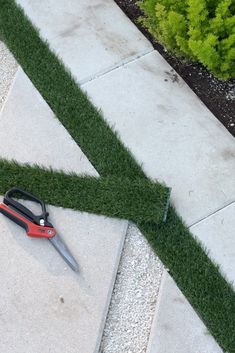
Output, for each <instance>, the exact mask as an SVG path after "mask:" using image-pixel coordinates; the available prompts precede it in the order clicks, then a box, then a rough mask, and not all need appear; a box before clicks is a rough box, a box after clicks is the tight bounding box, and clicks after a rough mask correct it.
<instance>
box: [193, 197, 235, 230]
mask: <svg viewBox="0 0 235 353" xmlns="http://www.w3.org/2000/svg"><path fill="white" fill-rule="evenodd" d="M234 203H235V201H231V202H229V203H228V204H227V205H225V206H223V207H220V208H218V209H217V210H215V211H214V212H212V213H210V214H209V215H207V216H205V217H203V218H201V219H199V221H197V222H195V223H193V224H191V225H190V226H188V229H191V228H192V227H194V226H196V225H198V224H200V223H201V222H203V221H205V220H206V219H207V218H210V217H212V216H214V215H215V214H216V213H218V212H220V211H222V210H223V209H225V208H227V207H229V206H231V205H232V204H234Z"/></svg>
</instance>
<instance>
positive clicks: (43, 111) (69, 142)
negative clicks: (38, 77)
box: [0, 68, 98, 176]
mask: <svg viewBox="0 0 235 353" xmlns="http://www.w3.org/2000/svg"><path fill="white" fill-rule="evenodd" d="M0 141H1V145H0V157H1V158H6V159H16V160H17V161H18V162H21V163H30V164H34V163H37V164H40V165H43V166H46V167H52V168H54V169H63V170H64V171H67V172H76V173H78V174H89V175H94V176H98V173H97V172H96V170H95V169H94V167H93V166H92V165H91V163H90V162H89V161H88V159H87V157H86V156H85V155H84V153H83V152H82V151H81V149H80V148H79V147H78V146H77V144H76V143H75V142H74V140H73V139H72V138H71V136H70V135H69V133H68V132H67V130H66V129H65V128H64V127H63V126H62V125H61V124H60V122H59V120H58V119H57V118H56V117H55V116H54V113H53V112H52V110H51V109H50V107H49V106H48V104H47V103H46V102H45V101H44V99H43V98H42V96H41V95H40V94H39V93H38V91H37V90H36V88H35V87H34V86H33V84H32V83H31V81H30V80H29V79H28V77H27V76H26V75H25V73H24V72H23V70H22V69H21V68H20V69H19V70H18V72H17V75H16V78H15V81H14V84H13V86H12V89H11V91H10V94H9V96H8V99H7V101H6V103H5V105H4V107H3V110H2V113H1V115H0Z"/></svg>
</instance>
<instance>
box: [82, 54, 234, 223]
mask: <svg viewBox="0 0 235 353" xmlns="http://www.w3.org/2000/svg"><path fill="white" fill-rule="evenodd" d="M83 89H84V90H86V91H87V92H88V94H89V96H90V98H91V100H92V101H93V102H94V103H95V105H96V106H97V107H98V108H101V109H102V111H103V112H104V116H105V119H106V120H107V121H108V122H109V123H110V125H111V126H114V128H115V129H116V130H117V131H118V134H119V136H120V138H121V140H122V141H123V142H124V144H125V145H126V146H127V147H128V148H129V149H130V150H131V152H132V153H133V155H134V156H135V158H136V159H137V161H138V162H139V163H140V164H141V165H142V166H143V169H144V171H145V172H146V174H147V175H148V176H150V177H151V178H154V179H155V178H157V179H159V180H160V181H164V182H165V183H166V184H167V185H168V186H171V187H172V201H173V203H174V205H175V206H176V208H177V210H178V212H179V213H180V215H181V216H182V217H183V219H184V220H185V221H186V223H187V225H192V224H194V223H195V222H197V221H199V220H201V219H202V218H204V217H206V216H208V215H209V214H211V213H213V212H214V211H216V210H218V209H220V208H222V207H223V206H226V205H228V204H229V203H231V202H232V201H234V200H235V178H233V177H232V176H233V175H234V174H235V140H234V138H233V137H232V136H231V135H230V134H229V133H228V132H227V130H226V129H225V128H224V127H223V126H222V124H220V123H219V122H218V120H217V119H216V118H215V117H214V116H213V115H212V113H211V112H210V111H209V110H208V109H207V108H206V107H205V106H204V105H203V104H202V102H201V101H200V100H199V99H198V98H197V96H196V95H195V94H194V93H193V92H192V91H191V89H190V88H189V87H188V86H187V85H186V83H185V82H184V81H183V80H182V79H181V78H180V77H179V76H177V74H176V73H175V72H174V71H173V70H172V69H171V67H170V66H169V65H168V64H167V62H166V61H165V60H164V59H163V58H162V56H161V55H160V54H158V53H157V52H153V53H150V54H148V55H146V56H144V57H143V58H140V59H138V60H137V61H135V62H132V63H129V64H128V65H125V66H123V67H121V68H118V69H116V70H114V71H112V72H110V73H108V74H106V75H104V76H102V77H100V78H98V79H96V80H93V81H91V82H88V83H87V84H85V85H83Z"/></svg>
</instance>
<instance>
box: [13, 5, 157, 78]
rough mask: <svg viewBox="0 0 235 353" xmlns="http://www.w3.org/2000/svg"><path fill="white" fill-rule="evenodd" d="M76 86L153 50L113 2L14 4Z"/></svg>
mask: <svg viewBox="0 0 235 353" xmlns="http://www.w3.org/2000/svg"><path fill="white" fill-rule="evenodd" d="M17 2H18V4H20V5H21V6H22V7H23V8H24V10H25V12H26V14H27V15H28V17H29V18H30V19H31V21H32V22H33V23H34V24H35V25H36V26H37V27H38V28H39V30H40V34H41V36H42V37H43V38H44V39H46V40H48V42H49V43H50V47H51V48H52V49H53V50H54V51H55V52H56V53H57V54H58V55H59V57H60V58H62V60H63V61H64V63H65V65H66V66H67V67H69V68H70V70H71V71H72V72H73V75H74V76H75V78H76V79H77V80H78V81H79V82H84V81H87V80H89V79H90V78H92V77H94V76H96V75H98V74H100V73H102V72H105V71H107V70H109V69H110V68H112V67H115V66H117V65H120V64H121V63H123V62H125V61H128V60H131V59H132V58H135V57H137V56H139V55H142V54H144V53H146V52H149V51H151V50H152V46H151V44H150V43H149V41H148V40H147V39H146V38H145V37H144V36H143V35H142V33H141V32H139V30H138V29H137V28H136V27H135V25H133V24H132V22H131V21H130V20H129V19H128V18H127V17H126V15H125V14H124V13H123V12H122V11H121V10H120V8H119V7H118V6H117V5H116V4H115V2H114V1H113V0H90V1H87V0H79V1H77V0H40V1H34V0H17Z"/></svg>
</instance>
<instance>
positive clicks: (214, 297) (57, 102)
mask: <svg viewBox="0 0 235 353" xmlns="http://www.w3.org/2000/svg"><path fill="white" fill-rule="evenodd" d="M0 33H1V37H2V38H3V39H4V41H5V43H6V44H7V46H8V47H9V49H10V50H11V51H12V53H13V54H14V56H15V57H16V59H17V60H18V62H19V63H20V64H21V66H22V67H23V69H24V71H25V72H26V73H27V75H28V76H29V77H30V79H31V81H32V82H33V83H34V85H35V86H36V87H37V89H38V90H39V92H40V93H41V94H42V96H43V97H44V99H45V100H46V101H47V103H48V104H49V105H50V107H51V108H52V110H53V111H54V113H55V114H56V116H57V117H58V119H59V120H60V121H61V123H62V124H63V125H64V126H65V127H66V129H67V130H68V131H69V133H70V134H71V136H72V137H73V138H74V140H75V141H76V142H77V143H78V144H79V146H80V147H81V148H82V150H83V151H84V153H85V154H86V155H87V157H88V158H89V160H90V161H91V163H92V164H93V165H94V166H95V168H96V170H97V171H98V172H99V174H100V175H101V176H102V177H106V176H108V177H110V176H115V177H121V178H122V177H124V178H129V179H130V180H135V179H138V178H146V176H145V175H144V172H143V171H142V169H141V168H140V166H139V165H138V164H137V163H136V162H135V160H134V158H133V157H132V156H131V154H130V152H129V151H128V150H127V149H126V148H125V147H124V146H123V144H122V143H121V142H120V141H119V139H118V137H117V135H116V134H115V133H114V132H113V131H112V130H111V129H110V128H109V127H108V125H107V124H106V123H105V121H104V119H103V118H102V116H101V114H100V113H99V112H98V111H97V110H96V108H94V107H93V106H92V104H91V103H90V102H89V100H88V98H87V97H86V95H85V94H84V93H83V92H82V91H81V89H80V88H79V87H78V86H77V84H76V82H75V81H74V80H73V78H72V77H71V75H70V73H69V72H68V71H67V70H66V69H65V68H64V66H63V64H62V63H61V62H60V61H59V60H58V59H57V57H56V56H55V55H54V54H53V53H52V52H51V51H50V50H49V47H48V45H47V44H46V43H44V42H43V41H42V40H41V39H40V38H39V35H38V32H37V31H36V30H35V28H34V27H33V26H32V24H31V23H30V22H29V21H28V20H27V18H26V17H25V15H24V14H23V12H22V11H21V10H20V9H19V8H18V7H17V6H16V5H15V2H14V1H13V0H0ZM19 171H20V168H19ZM46 187H47V185H45V188H46ZM61 192H62V193H63V192H64V193H66V190H60V193H61ZM137 224H138V225H139V227H140V229H141V231H142V232H143V234H144V235H145V236H146V238H147V239H148V241H149V242H150V243H151V245H152V247H153V249H154V250H155V251H156V253H157V255H158V256H159V257H160V259H161V260H162V261H163V263H164V264H165V266H166V267H167V268H169V270H170V273H171V275H172V276H173V278H174V279H175V281H176V283H177V284H178V286H179V287H180V289H181V290H182V291H183V293H184V294H185V295H186V297H187V298H188V300H189V301H190V302H191V304H192V305H193V307H194V309H195V310H196V311H197V312H198V314H199V316H200V317H201V319H202V320H203V321H204V322H205V324H206V326H207V328H208V330H209V331H210V332H211V333H212V334H213V336H214V337H215V339H216V340H217V342H218V343H219V344H220V346H221V347H222V348H223V349H224V350H225V351H227V352H229V353H234V352H235V333H234V327H235V293H234V292H233V290H232V287H231V285H229V284H228V283H227V282H226V281H225V279H224V278H223V277H222V276H221V274H220V272H219V270H218V268H217V267H216V266H215V265H214V264H213V263H212V262H211V260H210V259H209V258H208V256H207V255H206V253H205V252H204V251H203V248H202V247H201V246H200V244H198V242H197V241H196V240H195V239H194V237H193V236H192V234H190V232H189V231H188V229H187V227H186V226H185V225H184V224H183V222H182V220H181V219H180V217H178V215H177V214H176V212H175V210H174V209H173V207H170V210H169V216H168V218H167V222H166V223H165V224H164V225H161V226H157V225H156V224H153V223H147V222H139V223H138V222H137Z"/></svg>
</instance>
